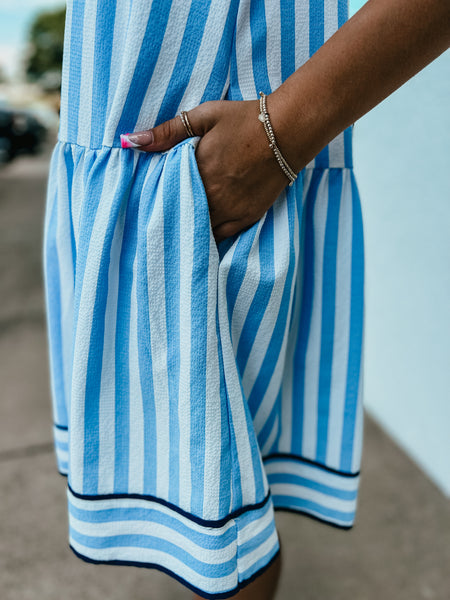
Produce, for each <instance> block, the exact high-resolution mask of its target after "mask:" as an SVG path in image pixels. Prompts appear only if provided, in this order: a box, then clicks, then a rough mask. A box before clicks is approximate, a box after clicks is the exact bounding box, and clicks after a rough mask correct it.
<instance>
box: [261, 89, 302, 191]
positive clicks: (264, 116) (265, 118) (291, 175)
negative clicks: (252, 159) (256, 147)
mask: <svg viewBox="0 0 450 600" xmlns="http://www.w3.org/2000/svg"><path fill="white" fill-rule="evenodd" d="M259 96H260V97H259V110H260V113H259V115H258V119H259V120H260V121H261V123H262V124H263V125H264V130H265V132H266V135H267V138H268V140H269V148H272V150H273V153H274V154H275V157H276V159H277V161H278V164H279V165H280V167H281V169H282V171H283V173H284V174H285V175H286V177H287V178H288V179H289V182H290V183H289V185H292V184H293V183H294V181H295V180H296V179H297V174H296V173H295V172H294V171H293V170H292V169H291V167H290V166H289V165H288V163H287V161H286V159H285V158H284V156H283V155H282V154H281V150H280V149H279V148H278V146H277V142H276V140H275V134H274V132H273V129H272V124H271V122H270V117H269V113H268V112H267V106H266V95H265V94H264V93H263V92H259Z"/></svg>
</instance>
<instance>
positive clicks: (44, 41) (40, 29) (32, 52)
mask: <svg viewBox="0 0 450 600" xmlns="http://www.w3.org/2000/svg"><path fill="white" fill-rule="evenodd" d="M65 15H66V9H65V7H64V8H61V9H58V10H54V11H49V12H43V13H40V14H39V15H37V16H36V18H35V19H34V21H33V22H32V24H31V27H30V30H29V35H28V43H29V52H28V57H27V59H26V64H25V71H26V74H27V78H28V79H29V80H30V81H37V80H38V79H41V78H42V77H43V76H44V75H46V74H48V73H55V72H56V73H58V72H59V73H61V66H62V55H63V45H64V22H65Z"/></svg>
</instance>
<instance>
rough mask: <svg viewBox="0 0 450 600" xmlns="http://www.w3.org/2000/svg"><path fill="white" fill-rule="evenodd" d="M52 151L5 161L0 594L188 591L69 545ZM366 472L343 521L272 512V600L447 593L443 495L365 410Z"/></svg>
mask: <svg viewBox="0 0 450 600" xmlns="http://www.w3.org/2000/svg"><path fill="white" fill-rule="evenodd" d="M48 150H49V149H47V153H46V154H45V155H44V156H41V157H36V158H29V157H20V158H17V159H16V161H14V162H13V163H11V164H10V165H7V166H6V167H1V169H0V286H1V295H0V297H1V302H0V384H1V388H0V389H1V403H0V427H1V431H0V433H1V435H0V489H1V502H0V599H1V600H61V598H64V600H80V599H82V600H99V599H103V598H107V599H108V600H116V599H117V600H119V599H120V600H149V599H155V600H156V599H157V600H182V599H190V598H191V594H190V592H189V591H188V590H187V589H186V588H184V587H182V586H181V585H180V584H179V583H178V582H176V581H175V580H173V579H171V578H169V577H168V576H167V575H165V574H163V573H160V572H158V571H154V570H148V569H137V568H132V567H128V568H126V567H112V566H105V565H90V564H86V563H84V562H82V561H81V560H79V559H78V558H76V557H75V556H74V555H73V554H72V552H71V551H70V549H69V548H68V545H67V513H66V497H65V486H66V479H65V478H63V477H61V475H59V474H58V473H57V470H56V463H55V458H54V455H53V445H52V431H51V405H50V396H49V388H48V365H47V341H46V332H45V321H44V302H43V294H42V283H41V279H42V277H41V246H42V237H41V236H42V226H43V225H42V224H43V209H44V200H45V185H46V176H47V169H48V158H49V155H48ZM361 473H362V475H361V489H360V497H359V508H358V514H357V520H356V524H355V526H354V528H353V529H352V530H350V531H345V530H340V529H336V528H334V527H330V526H328V525H325V524H323V523H319V522H317V521H315V520H312V519H309V518H308V517H304V516H301V515H295V514H291V513H281V512H277V513H276V520H277V525H278V529H279V533H280V535H281V538H282V540H283V550H284V558H285V563H284V572H283V575H282V583H281V586H280V589H279V594H278V596H277V598H278V600H296V599H298V600H344V599H345V600H348V599H349V598H351V599H354V600H420V599H424V600H429V599H430V600H431V599H433V600H434V599H436V600H449V599H450V503H449V501H448V500H447V499H446V498H445V497H444V496H443V495H442V494H441V492H440V491H439V490H438V489H437V488H436V487H435V486H434V484H433V483H431V482H430V481H429V480H428V479H427V478H426V477H425V476H424V475H423V473H422V472H421V471H420V470H419V469H418V468H417V467H416V466H415V465H414V464H413V463H412V462H411V461H410V460H409V459H408V458H407V457H406V456H405V455H404V454H403V453H402V452H401V451H400V450H399V448H398V447H397V446H396V445H395V444H394V443H393V442H392V441H391V440H390V439H389V438H388V437H386V435H384V434H383V432H382V431H381V430H380V429H379V428H378V426H377V425H376V424H375V423H374V422H373V421H372V420H371V419H370V418H369V417H368V416H367V415H366V421H365V445H364V453H363V464H362V469H361Z"/></svg>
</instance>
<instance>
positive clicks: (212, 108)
mask: <svg viewBox="0 0 450 600" xmlns="http://www.w3.org/2000/svg"><path fill="white" fill-rule="evenodd" d="M269 107H270V105H269ZM258 114H259V101H258V100H247V101H228V100H218V101H212V102H205V103H204V104H201V105H199V106H197V107H196V108H194V109H192V110H190V111H189V113H188V118H189V122H190V124H191V127H192V130H193V132H194V134H195V135H196V136H197V135H198V136H200V137H201V139H200V141H199V143H198V145H197V149H196V158H197V164H198V168H199V171H200V175H201V177H202V180H203V183H204V186H205V190H206V195H207V198H208V205H209V212H210V217H211V224H212V228H213V233H214V238H215V240H216V243H219V242H221V241H222V240H224V239H225V238H227V237H230V236H232V235H234V234H236V233H239V232H240V231H243V230H244V229H247V228H248V227H250V226H251V225H253V224H254V223H256V222H257V221H258V220H259V219H260V218H261V217H262V216H263V215H264V213H265V212H266V211H267V210H268V209H269V208H270V207H271V206H272V204H273V203H274V202H275V200H276V199H277V197H278V196H279V194H280V193H281V192H282V190H283V189H284V188H285V187H286V185H288V183H289V180H288V179H287V178H286V176H285V175H284V173H283V172H282V170H281V169H280V167H279V165H278V163H277V161H276V158H275V156H274V154H273V152H272V150H271V149H270V148H269V142H268V140H267V137H266V133H265V131H264V127H263V125H262V123H261V122H260V121H259V120H258ZM187 137H188V134H187V133H186V130H185V128H184V126H183V123H182V121H181V118H180V117H179V116H177V117H175V118H174V119H171V120H170V121H165V122H164V123H161V124H160V125H158V126H157V127H154V128H153V129H151V130H147V131H143V132H136V133H133V134H126V135H123V136H122V147H124V148H130V147H132V148H138V149H139V150H143V151H146V152H163V151H165V150H169V149H170V148H172V147H173V146H175V145H176V144H178V143H179V142H181V141H182V140H184V139H186V138H187ZM129 142H131V143H129Z"/></svg>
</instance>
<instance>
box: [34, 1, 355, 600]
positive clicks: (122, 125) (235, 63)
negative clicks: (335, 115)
mask: <svg viewBox="0 0 450 600" xmlns="http://www.w3.org/2000/svg"><path fill="white" fill-rule="evenodd" d="M346 18H347V0H153V1H152V0H120V1H114V0H68V2H67V13H66V24H65V42H64V59H63V79H62V95H61V113H60V116H61V118H60V127H59V132H58V139H57V142H56V145H55V147H54V149H53V154H52V158H51V163H50V168H49V176H48V184H47V197H46V217H45V231H44V248H43V260H44V275H45V291H46V308H47V324H48V343H49V362H50V375H51V386H52V402H53V421H54V440H55V450H56V456H57V462H58V469H59V471H60V473H62V474H64V475H67V476H68V480H67V497H68V520H69V540H70V547H71V548H72V550H73V551H74V552H75V554H76V555H77V556H79V557H80V558H82V559H84V560H87V561H90V562H94V563H109V564H117V565H134V566H138V567H152V568H156V569H160V570H162V571H164V572H166V573H168V574H169V575H170V576H172V577H174V578H176V579H178V580H179V581H181V582H182V583H183V584H185V585H186V586H187V587H189V588H190V589H192V590H194V591H196V592H197V593H198V594H200V595H202V596H204V597H205V598H226V597H228V596H231V595H232V594H235V593H236V592H237V591H238V590H239V589H240V588H242V587H244V586H245V585H246V584H247V583H248V582H249V581H251V580H252V579H254V578H255V577H257V576H258V575H259V574H260V573H262V572H263V571H264V569H266V568H267V566H268V565H269V564H271V562H272V561H273V560H274V558H275V557H276V556H277V554H278V552H279V541H278V535H277V530H276V526H275V520H274V510H276V509H282V510H291V511H295V512H298V513H302V514H304V515H308V516H310V517H313V518H316V519H319V520H321V521H324V522H326V523H329V524H330V525H335V526H338V527H342V528H349V527H351V526H352V525H353V523H354V519H355V511H356V503H357V494H358V485H359V467H360V460H361V448H362V438H363V407H362V381H363V379H362V375H363V373H362V365H363V362H362V358H363V312H364V311H363V308H364V293H363V292H364V244H363V226H362V215H361V205H360V199H359V195H358V190H357V185H356V181H355V177H354V174H353V170H352V130H351V128H349V129H348V130H346V131H344V132H343V133H342V134H340V135H339V136H338V137H336V138H335V139H334V140H333V141H332V142H331V143H330V144H329V145H328V146H327V147H326V148H325V149H324V150H323V151H322V152H320V154H319V155H318V156H317V157H316V158H315V159H314V160H313V161H312V162H311V163H310V164H308V165H307V167H306V168H305V169H304V170H303V171H302V172H301V173H300V175H299V177H298V179H297V181H296V182H295V184H294V186H292V187H287V188H286V190H285V191H284V192H283V193H282V194H281V195H280V196H279V197H278V198H277V200H276V201H275V203H274V204H273V206H272V207H271V208H270V209H269V210H268V211H267V212H266V213H265V215H264V216H263V217H262V218H261V219H260V220H259V221H258V222H257V223H255V224H254V225H253V226H252V227H250V228H249V229H248V230H246V231H244V232H242V233H240V234H237V235H235V236H233V237H231V238H227V239H226V240H224V241H223V242H221V243H219V244H218V245H216V243H215V240H214V237H213V234H212V229H211V221H210V218H209V211H208V202H207V197H206V194H205V189H204V187H203V183H202V180H201V178H200V175H199V171H198V167H197V163H196V155H195V148H196V143H197V142H198V139H199V138H190V139H188V140H185V141H183V142H181V143H180V144H178V145H177V146H175V147H174V148H172V149H170V150H169V151H167V152H164V153H146V152H140V151H138V150H125V149H122V148H121V144H120V137H119V136H120V134H121V133H127V132H130V131H141V130H144V129H147V128H150V127H152V126H154V125H156V124H158V123H161V122H163V121H165V120H167V119H170V118H172V117H174V116H175V115H176V114H177V113H179V111H180V110H183V109H184V110H190V109H191V108H193V107H195V106H197V105H198V104H200V103H202V102H205V101H207V100H217V99H226V100H248V99H257V98H258V92H259V91H260V90H262V91H264V92H265V93H266V94H269V93H270V92H271V91H272V90H275V89H276V88H277V87H278V86H279V85H280V84H281V83H282V82H283V81H284V80H285V79H286V78H287V77H288V76H289V75H290V74H291V73H292V72H293V71H294V70H295V69H297V68H298V67H299V66H300V65H301V64H302V63H304V62H305V61H306V60H307V59H308V58H309V57H310V56H311V55H312V54H313V53H314V52H315V51H316V50H317V49H318V48H319V47H320V46H321V45H322V44H323V43H324V42H325V41H326V39H327V38H328V37H330V36H331V35H332V34H333V32H334V31H335V30H336V29H337V28H338V27H340V26H341V25H342V24H343V23H344V21H345V20H346Z"/></svg>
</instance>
